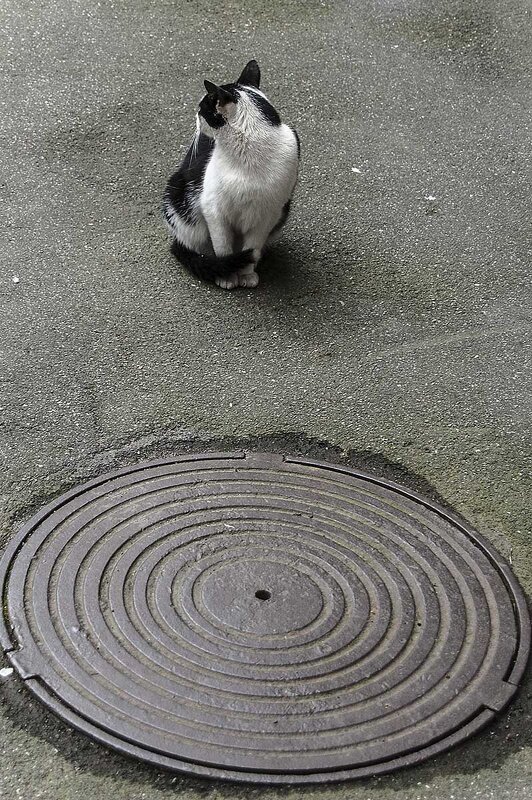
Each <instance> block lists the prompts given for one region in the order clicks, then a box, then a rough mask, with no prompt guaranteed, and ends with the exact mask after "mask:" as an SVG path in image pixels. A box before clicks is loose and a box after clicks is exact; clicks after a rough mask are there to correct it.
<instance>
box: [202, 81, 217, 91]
mask: <svg viewBox="0 0 532 800" xmlns="http://www.w3.org/2000/svg"><path fill="white" fill-rule="evenodd" d="M203 85H204V86H205V88H206V89H207V92H208V93H209V94H218V86H216V84H215V83H212V82H211V81H203Z"/></svg>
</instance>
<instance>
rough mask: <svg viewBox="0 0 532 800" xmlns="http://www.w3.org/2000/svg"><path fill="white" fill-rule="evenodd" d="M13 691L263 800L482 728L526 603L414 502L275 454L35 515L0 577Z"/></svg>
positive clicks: (145, 478)
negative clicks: (281, 786)
mask: <svg viewBox="0 0 532 800" xmlns="http://www.w3.org/2000/svg"><path fill="white" fill-rule="evenodd" d="M0 580H1V584H2V591H3V608H4V615H3V623H2V624H3V630H2V632H1V638H2V643H3V646H4V649H5V650H6V652H8V653H9V658H10V660H11V662H12V663H13V665H14V666H15V667H16V669H17V670H18V672H19V673H20V675H21V676H22V678H23V679H24V680H25V681H26V684H27V686H28V687H29V688H30V689H31V690H32V691H33V692H34V693H35V694H36V695H38V696H39V698H40V699H41V700H43V701H44V702H45V703H46V704H47V705H48V706H49V707H50V708H52V709H53V710H54V711H55V712H56V713H57V714H58V715H59V716H61V717H62V718H64V719H65V720H67V721H68V722H69V723H71V724H72V725H74V726H75V727H77V728H79V729H80V730H82V731H85V732H86V733H88V734H89V735H90V736H92V737H93V738H95V739H97V740H99V741H101V742H104V743H107V744H109V745H111V746H112V747H114V748H116V749H117V750H120V751H121V752H123V753H127V754H129V755H133V756H137V757H139V758H142V759H144V760H146V761H149V762H152V763H154V764H157V765H158V766H162V767H167V768H170V769H176V770H180V771H184V772H188V773H192V774H196V775H204V776H210V777H218V778H230V779H236V780H244V781H255V782H266V783H286V782H289V783H301V782H311V781H325V780H340V779H344V778H351V777H357V776H363V775H370V774H375V773H378V772H384V771H388V770H391V769H394V768H396V767H400V766H404V765H407V764H412V763H415V762H417V761H420V760H422V759H424V758H426V757H428V756H430V755H433V754H434V753H437V752H439V751H442V750H444V749H446V748H448V747H450V746H451V745H453V744H454V743H456V742H459V741H461V740H463V739H465V738H466V737H468V736H470V735H471V734H472V733H473V732H475V731H477V730H478V729H479V728H480V727H481V726H483V725H484V724H485V723H486V722H488V721H489V720H490V719H491V718H492V717H493V716H494V714H495V713H496V712H497V711H499V710H500V709H502V708H503V707H504V706H505V705H506V703H507V702H508V701H509V700H510V698H511V697H512V695H513V694H514V692H515V691H516V688H517V683H518V681H519V679H520V677H521V675H522V672H523V670H524V667H525V663H526V660H527V656H528V648H529V619H528V614H527V609H526V604H525V600H524V597H523V594H522V592H521V590H520V589H519V586H518V584H517V583H516V581H515V579H514V577H513V576H512V573H511V571H510V569H509V567H508V566H507V565H506V563H504V562H503V561H502V560H501V559H500V557H499V556H498V555H497V554H496V553H495V552H494V551H493V550H492V548H491V547H490V546H489V545H488V544H487V543H486V542H485V541H483V540H482V539H481V538H480V537H479V536H478V535H477V534H476V533H474V532H473V531H471V530H469V529H467V528H466V527H464V525H463V524H462V523H461V522H459V521H458V520H455V519H454V518H453V517H451V516H450V515H449V514H448V513H447V512H445V511H443V510H442V509H439V508H437V507H435V506H434V505H433V504H432V503H431V502H428V501H426V500H423V499H422V498H420V497H418V496H416V495H414V494H413V493H412V492H410V491H408V490H406V489H403V488H401V487H398V486H394V485H392V484H389V483H387V482H386V481H381V480H377V479H375V478H373V477H370V476H368V475H364V474H361V473H359V472H356V471H354V470H351V469H348V468H344V467H340V466H335V465H332V464H321V463H316V462H310V461H307V460H305V459H300V458H288V457H285V458H282V457H281V456H276V455H271V454H256V453H230V454H227V453H226V454H212V455H199V456H198V455H194V456H184V457H179V458H175V459H172V460H167V461H159V462H154V463H148V464H143V465H140V466H137V467H135V468H131V469H125V470H122V471H120V472H116V473H113V474H111V475H107V476H103V477H101V478H98V479H97V480H93V481H91V482H90V483H88V484H86V485H84V486H81V487H80V488H78V489H75V490H73V491H71V492H69V493H68V494H66V495H63V496H62V497H60V498H59V499H58V500H56V501H54V502H53V503H51V504H50V505H49V506H47V507H46V508H45V509H44V510H43V511H42V512H41V513H39V514H38V515H37V516H36V517H35V518H34V519H33V520H31V521H30V523H29V524H28V525H26V526H25V528H24V529H23V530H22V531H21V532H20V534H19V535H18V537H16V538H15V540H14V541H13V542H12V543H11V544H10V546H9V547H8V550H7V552H6V553H5V555H4V558H3V560H2V566H1V571H0Z"/></svg>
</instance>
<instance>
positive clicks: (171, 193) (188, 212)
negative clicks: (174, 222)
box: [163, 133, 214, 224]
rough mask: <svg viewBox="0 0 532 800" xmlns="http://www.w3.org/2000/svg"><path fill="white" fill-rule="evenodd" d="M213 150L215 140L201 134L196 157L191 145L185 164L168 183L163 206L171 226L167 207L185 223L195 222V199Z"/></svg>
mask: <svg viewBox="0 0 532 800" xmlns="http://www.w3.org/2000/svg"><path fill="white" fill-rule="evenodd" d="M213 150H214V139H211V138H210V137H209V136H206V135H205V134H204V133H200V135H199V139H198V144H197V148H196V154H195V157H194V147H193V145H191V146H190V147H189V149H188V152H187V154H186V156H185V158H184V160H183V163H182V164H181V166H180V167H179V169H178V170H177V172H174V174H173V175H172V177H171V178H170V180H169V181H168V183H167V185H166V191H165V193H164V204H163V206H164V214H165V216H166V219H167V220H168V222H170V224H171V219H170V217H169V212H168V210H167V208H166V206H167V205H170V206H172V207H173V208H174V209H175V210H176V211H177V213H178V214H179V216H180V217H182V219H184V220H185V222H193V221H194V216H195V213H194V209H195V205H196V201H195V199H194V198H195V196H196V194H197V192H199V191H200V190H201V188H202V186H203V176H204V174H205V170H206V168H207V164H208V163H209V159H210V157H211V154H212V151H213Z"/></svg>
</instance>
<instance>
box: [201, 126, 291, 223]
mask: <svg viewBox="0 0 532 800" xmlns="http://www.w3.org/2000/svg"><path fill="white" fill-rule="evenodd" d="M287 131H288V135H287V133H286V132H285V131H280V132H279V134H280V136H279V140H278V141H275V142H271V143H266V145H265V146H264V148H263V149H262V150H261V149H260V148H257V149H256V150H255V152H253V153H252V154H251V155H250V156H249V157H248V158H247V159H246V161H245V162H244V163H240V162H239V160H238V158H235V157H234V154H233V153H229V154H228V153H225V152H224V151H223V150H222V148H220V149H219V150H218V151H215V152H214V154H213V157H212V159H211V161H210V162H209V164H208V166H207V169H206V172H205V179H204V184H203V192H202V196H201V207H202V209H203V210H204V212H213V211H214V212H215V213H216V214H217V215H219V216H220V217H222V218H223V219H225V220H226V221H227V222H229V223H230V224H231V225H233V226H234V227H235V228H237V229H238V228H240V229H242V228H243V229H246V228H249V227H250V226H252V225H254V224H256V223H257V222H258V221H260V220H276V219H277V218H278V216H279V214H280V212H281V209H282V208H283V206H284V204H285V203H286V202H287V200H288V199H289V197H290V195H291V194H292V191H293V188H294V184H295V182H296V179H297V165H298V158H297V145H296V144H295V140H294V138H293V134H292V132H291V131H290V129H287Z"/></svg>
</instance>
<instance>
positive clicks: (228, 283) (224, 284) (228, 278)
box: [215, 272, 239, 289]
mask: <svg viewBox="0 0 532 800" xmlns="http://www.w3.org/2000/svg"><path fill="white" fill-rule="evenodd" d="M215 283H216V285H217V286H219V287H220V289H236V288H237V286H238V285H239V281H238V275H237V273H236V272H232V273H231V274H230V275H224V277H223V278H222V277H218V278H215Z"/></svg>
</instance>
